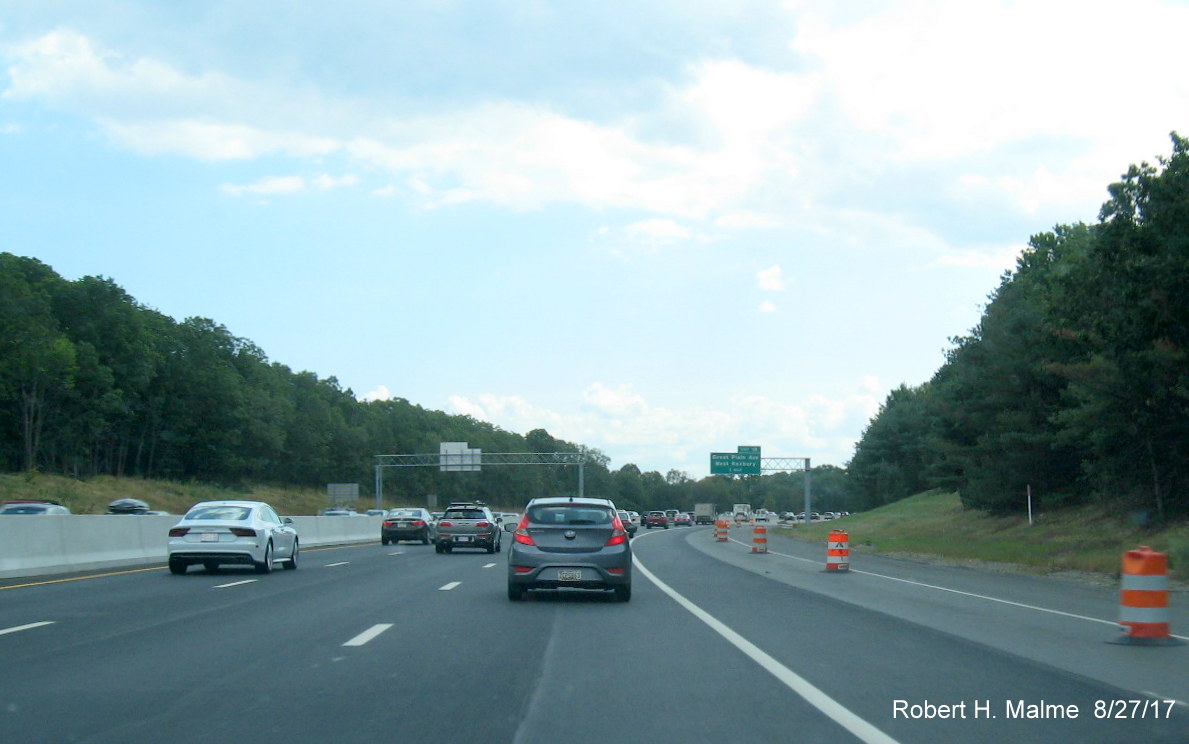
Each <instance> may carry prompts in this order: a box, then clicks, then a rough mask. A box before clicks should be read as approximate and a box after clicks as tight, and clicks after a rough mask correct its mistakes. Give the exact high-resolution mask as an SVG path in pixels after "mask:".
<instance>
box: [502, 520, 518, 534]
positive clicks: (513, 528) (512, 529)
mask: <svg viewBox="0 0 1189 744" xmlns="http://www.w3.org/2000/svg"><path fill="white" fill-rule="evenodd" d="M515 531H516V525H515V524H513V523H511V522H508V523H507V524H505V525H504V532H515Z"/></svg>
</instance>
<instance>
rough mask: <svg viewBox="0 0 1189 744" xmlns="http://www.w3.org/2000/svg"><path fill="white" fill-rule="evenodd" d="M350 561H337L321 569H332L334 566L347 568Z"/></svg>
mask: <svg viewBox="0 0 1189 744" xmlns="http://www.w3.org/2000/svg"><path fill="white" fill-rule="evenodd" d="M349 565H351V561H339V562H338V563H327V564H326V565H325V566H324V567H323V568H334V567H335V566H349Z"/></svg>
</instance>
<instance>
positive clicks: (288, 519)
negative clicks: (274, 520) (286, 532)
mask: <svg viewBox="0 0 1189 744" xmlns="http://www.w3.org/2000/svg"><path fill="white" fill-rule="evenodd" d="M285 524H293V517H285Z"/></svg>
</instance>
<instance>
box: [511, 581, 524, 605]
mask: <svg viewBox="0 0 1189 744" xmlns="http://www.w3.org/2000/svg"><path fill="white" fill-rule="evenodd" d="M508 599H510V600H512V601H513V602H519V601H520V600H522V599H524V587H522V586H515V585H513V584H508Z"/></svg>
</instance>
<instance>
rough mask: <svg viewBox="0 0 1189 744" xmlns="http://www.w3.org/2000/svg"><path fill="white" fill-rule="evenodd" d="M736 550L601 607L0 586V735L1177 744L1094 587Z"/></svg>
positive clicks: (484, 568)
mask: <svg viewBox="0 0 1189 744" xmlns="http://www.w3.org/2000/svg"><path fill="white" fill-rule="evenodd" d="M506 537H507V536H506ZM748 537H749V536H748V535H747V534H746V533H745V532H743V531H742V530H732V540H731V541H729V542H726V543H719V542H716V541H715V540H714V539H713V529H712V528H703V527H698V528H678V529H670V530H654V531H647V532H642V533H641V534H640V535H639V536H638V537H637V538H636V539H635V540H634V541H633V547H634V551H635V557H636V561H637V563H636V566H635V569H634V570H635V573H634V595H633V598H632V600H631V602H629V603H618V602H615V601H613V598H612V597H611V596H610V595H603V594H584V593H578V592H545V593H537V594H533V595H530V599H528V600H527V601H524V602H510V601H508V599H507V596H506V593H505V578H504V572H505V563H506V554H505V553H498V554H495V555H489V554H487V553H485V552H479V551H476V552H467V551H456V552H454V553H452V554H448V555H447V554H437V553H435V552H434V550H433V548H432V547H431V546H422V545H415V544H411V543H401V544H399V545H397V546H381V545H379V544H378V542H377V543H376V544H371V545H362V546H352V547H344V548H332V549H322V550H308V551H305V552H304V553H303V555H302V564H301V568H300V569H299V570H297V571H274V572H273V573H271V574H269V575H263V576H261V575H257V574H255V573H253V572H252V571H251V570H250V569H249V570H242V569H237V568H233V567H228V568H225V569H223V570H221V571H219V572H216V573H207V572H204V571H201V570H199V569H197V568H195V569H191V571H190V573H188V574H186V575H184V576H174V575H171V574H170V573H169V572H168V571H167V570H165V569H164V567H150V568H145V569H140V570H130V571H121V572H111V573H108V574H100V575H88V576H72V577H66V580H63V579H62V578H46V577H42V578H39V579H30V580H27V581H21V580H7V581H5V582H3V583H2V584H0V742H4V743H5V744H9V743H11V744H32V743H39V742H46V743H47V744H49V743H53V744H62V743H67V742H70V743H73V742H86V743H88V744H140V743H143V744H162V743H166V742H167V743H169V744H188V743H191V742H204V743H205V742H235V743H236V744H244V743H251V742H268V743H272V742H276V743H281V742H284V743H285V744H349V743H353V742H382V741H401V742H446V741H470V742H491V743H494V744H502V743H505V742H507V743H516V744H521V743H523V744H546V743H549V744H556V743H558V742H565V743H567V744H581V743H583V742H598V743H599V744H606V743H607V742H649V744H667V743H669V742H683V743H685V742H730V743H731V744H739V743H744V742H756V743H763V744H772V743H774V742H823V743H826V742H828V743H830V744H846V743H849V742H872V743H881V744H888V743H891V742H899V743H900V744H930V743H933V742H936V743H937V744H966V743H972V744H973V743H979V744H982V743H986V744H1003V743H1004V742H1014V743H1017V744H1028V743H1030V742H1044V743H1045V744H1063V743H1065V742H1068V743H1069V744H1092V743H1101V744H1127V743H1128V742H1136V743H1137V744H1138V743H1143V744H1158V743H1161V742H1167V743H1169V744H1174V743H1175V744H1185V743H1186V742H1189V706H1187V705H1186V702H1189V674H1187V673H1186V672H1187V670H1189V645H1181V646H1171V647H1158V648H1149V647H1133V646H1126V645H1117V644H1113V643H1108V641H1111V640H1117V639H1118V637H1119V636H1120V633H1119V630H1118V627H1117V626H1116V625H1115V624H1114V623H1113V620H1114V618H1115V617H1116V616H1117V613H1118V607H1117V604H1116V603H1117V594H1118V593H1117V591H1116V590H1115V589H1114V588H1111V587H1092V586H1085V585H1075V584H1067V583H1062V582H1058V581H1053V580H1049V579H1041V578H1036V577H1025V576H1013V575H996V574H988V573H984V572H979V571H973V570H966V569H962V568H952V567H941V566H930V565H925V564H920V563H914V562H907V561H895V560H889V559H881V558H876V557H872V556H864V555H855V556H852V570H851V571H850V572H848V573H846V574H843V575H836V574H828V573H826V572H825V571H824V570H823V569H824V552H825V550H824V546H821V547H820V548H819V546H815V545H811V544H805V543H799V542H794V541H792V540H788V539H785V538H781V537H779V536H777V535H775V534H770V535H769V543H768V547H769V552H768V553H767V554H755V553H752V552H751V548H750V543H749V541H748ZM163 539H164V538H163ZM1182 600H1183V597H1181V596H1178V597H1176V598H1175V600H1174V616H1173V632H1174V633H1178V632H1180V633H1184V632H1185V631H1187V630H1189V623H1187V622H1186V621H1187V620H1189V618H1186V617H1185V614H1186V613H1185V610H1184V608H1182V607H1181V606H1180V605H1181V604H1183V602H1182Z"/></svg>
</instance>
